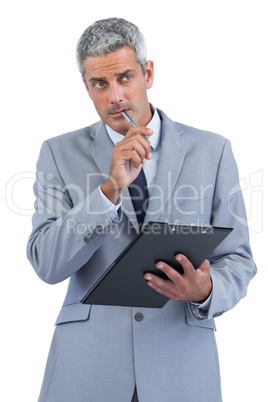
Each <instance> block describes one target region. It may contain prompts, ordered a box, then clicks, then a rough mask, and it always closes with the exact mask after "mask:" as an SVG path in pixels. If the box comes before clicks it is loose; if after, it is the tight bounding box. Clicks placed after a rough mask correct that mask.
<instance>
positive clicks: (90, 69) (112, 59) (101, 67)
mask: <svg viewBox="0 0 268 402" xmlns="http://www.w3.org/2000/svg"><path fill="white" fill-rule="evenodd" d="M83 67H84V71H85V76H86V77H87V78H88V79H92V78H93V77H96V78H108V77H110V76H114V75H118V74H120V73H123V72H124V71H127V70H134V71H135V70H137V71H138V70H139V69H140V70H141V66H140V64H139V63H138V62H137V60H136V56H135V52H134V50H133V49H131V48H130V47H128V46H124V47H122V48H121V49H118V50H117V51H116V52H112V53H108V54H105V55H101V56H88V57H87V58H86V59H85V60H84V61H83Z"/></svg>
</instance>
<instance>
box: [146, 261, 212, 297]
mask: <svg viewBox="0 0 268 402" xmlns="http://www.w3.org/2000/svg"><path fill="white" fill-rule="evenodd" d="M175 259H176V260H177V261H178V262H179V263H180V264H181V266H182V268H183V270H184V273H183V275H181V274H180V273H179V272H178V271H176V270H175V269H174V268H172V267H171V266H170V265H168V264H166V263H165V262H163V261H158V262H157V264H156V268H158V269H160V270H161V271H163V272H164V273H165V274H166V275H167V277H168V278H169V279H162V278H160V277H159V276H157V275H153V274H151V273H146V274H145V275H144V278H145V279H146V280H147V281H148V282H147V283H148V285H149V286H150V287H151V288H153V289H154V290H156V291H157V292H159V293H161V294H162V295H165V296H167V297H168V298H169V299H173V300H182V301H192V302H200V303H202V302H204V301H205V300H206V299H207V298H208V297H209V295H210V293H211V291H212V281H211V278H210V263H209V261H208V260H205V261H204V262H203V263H202V264H201V265H200V267H198V268H197V269H195V268H194V267H193V265H192V263H191V262H190V261H189V260H188V258H186V257H185V256H184V255H182V254H177V255H176V256H175Z"/></svg>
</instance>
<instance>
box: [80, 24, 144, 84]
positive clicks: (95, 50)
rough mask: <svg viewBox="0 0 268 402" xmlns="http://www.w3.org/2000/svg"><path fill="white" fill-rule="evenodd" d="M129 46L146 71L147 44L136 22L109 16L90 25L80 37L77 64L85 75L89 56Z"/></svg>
mask: <svg viewBox="0 0 268 402" xmlns="http://www.w3.org/2000/svg"><path fill="white" fill-rule="evenodd" d="M123 46H129V47H130V48H132V49H133V50H134V52H135V55H136V60H137V62H138V63H139V64H140V65H141V68H142V71H143V73H145V64H146V61H147V59H146V57H147V56H146V44H145V39H144V37H143V35H142V33H141V32H140V31H139V29H138V27H137V26H136V25H135V24H132V23H131V22H129V21H126V20H124V19H123V18H107V19H103V20H99V21H96V22H95V23H94V24H92V25H90V26H89V27H88V28H87V29H86V30H85V31H84V33H83V34H82V36H81V37H80V39H79V41H78V43H77V47H76V57H77V65H78V69H79V71H80V73H81V74H82V75H83V76H84V74H85V71H84V68H83V64H82V63H83V61H84V60H85V59H86V58H87V57H88V56H101V55H104V54H108V53H111V52H115V51H116V50H118V49H120V48H122V47H123Z"/></svg>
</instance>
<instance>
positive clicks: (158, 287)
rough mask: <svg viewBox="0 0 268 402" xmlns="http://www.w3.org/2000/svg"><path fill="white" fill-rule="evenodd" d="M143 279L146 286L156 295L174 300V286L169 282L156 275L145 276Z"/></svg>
mask: <svg viewBox="0 0 268 402" xmlns="http://www.w3.org/2000/svg"><path fill="white" fill-rule="evenodd" d="M144 278H145V279H146V280H147V284H148V286H150V288H152V289H154V290H155V291H157V292H158V293H161V294H162V295H165V296H166V297H168V298H169V299H176V298H177V295H176V294H175V293H174V284H173V283H172V282H171V281H170V280H166V279H162V278H160V277H159V276H157V275H152V274H148V273H147V274H145V275H144Z"/></svg>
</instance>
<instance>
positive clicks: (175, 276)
mask: <svg viewBox="0 0 268 402" xmlns="http://www.w3.org/2000/svg"><path fill="white" fill-rule="evenodd" d="M156 268H158V269H160V270H161V271H163V272H164V273H165V274H166V275H167V277H168V278H169V279H170V280H171V281H172V282H174V283H182V282H183V277H182V275H181V274H180V273H179V272H178V271H177V270H176V269H174V268H172V267H171V266H170V265H168V264H166V263H165V262H163V261H158V262H157V263H156Z"/></svg>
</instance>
